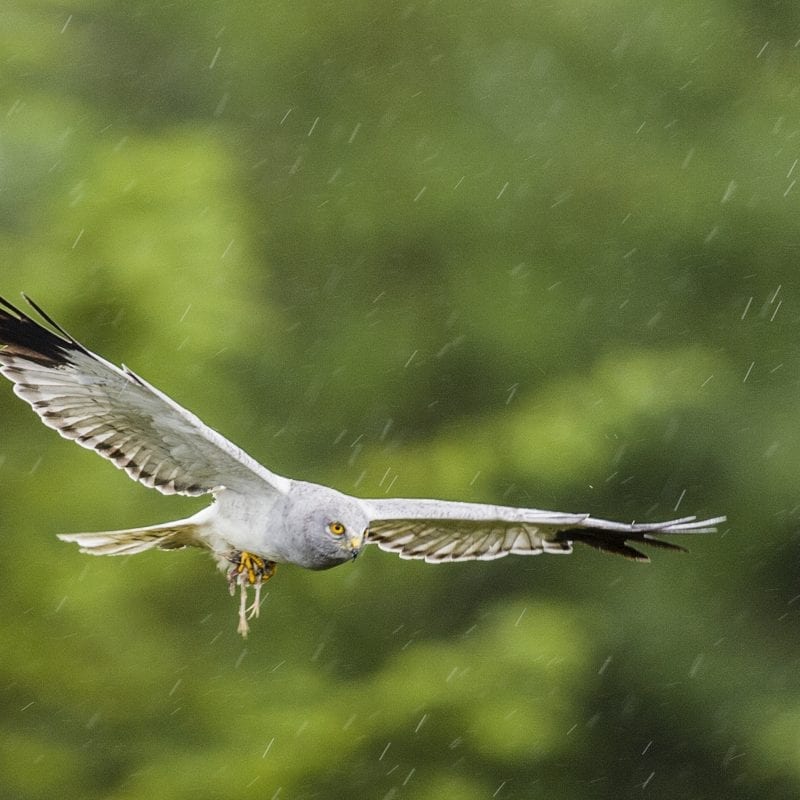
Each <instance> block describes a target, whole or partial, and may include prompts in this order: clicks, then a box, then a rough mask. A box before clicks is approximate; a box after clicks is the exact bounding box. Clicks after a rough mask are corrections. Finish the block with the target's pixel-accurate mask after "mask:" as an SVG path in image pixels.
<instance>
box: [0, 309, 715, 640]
mask: <svg viewBox="0 0 800 800" xmlns="http://www.w3.org/2000/svg"><path fill="white" fill-rule="evenodd" d="M26 299H27V300H28V302H29V303H30V305H31V306H32V307H33V308H34V309H35V310H36V311H37V312H38V313H39V315H40V316H41V317H42V319H43V321H44V322H45V323H47V326H46V325H43V324H40V323H39V322H36V321H35V320H33V319H32V318H31V317H29V316H28V315H26V314H24V313H23V312H22V311H20V310H19V309H18V308H15V307H14V306H13V305H12V304H11V303H9V302H7V301H6V300H4V299H2V298H0V372H2V373H3V375H5V376H6V377H7V378H8V379H9V380H10V381H12V383H13V384H14V392H15V393H16V394H17V395H18V396H19V397H21V398H22V399H23V400H24V401H25V402H26V403H28V404H29V405H30V406H31V407H32V408H33V410H34V411H35V412H36V413H37V414H38V415H39V416H40V417H41V419H42V421H43V422H44V424H45V425H47V426H49V427H51V428H54V429H55V430H57V431H58V432H59V433H60V434H61V435H62V436H63V437H65V438H67V439H72V440H74V441H76V442H77V443H78V444H80V445H81V446H82V447H86V448H88V449H90V450H94V451H95V452H97V453H99V454H100V455H101V456H103V457H104V458H107V459H108V460H109V461H111V462H112V463H113V464H114V465H115V466H117V467H119V468H120V469H123V470H124V471H125V472H127V473H128V475H129V476H130V477H131V478H133V479H134V480H136V481H138V482H139V483H142V484H144V485H145V486H148V487H151V488H153V489H158V491H160V492H162V493H163V494H182V495H203V494H210V495H212V496H213V500H214V501H213V503H212V504H211V505H209V506H207V507H205V508H204V509H202V510H201V511H200V512H198V513H197V514H194V515H193V516H191V517H188V518H187V519H181V520H176V521H174V522H166V523H163V524H160V525H152V526H149V527H145V528H131V529H128V530H119V531H105V532H98V533H71V534H62V535H60V536H59V538H60V539H63V540H64V541H66V542H74V543H76V544H77V545H79V546H80V549H81V551H82V552H84V553H90V554H92V555H129V554H132V553H141V552H143V551H145V550H150V549H153V548H160V549H163V550H173V549H178V548H183V547H189V546H191V547H200V548H204V549H206V550H209V551H210V552H211V554H212V556H213V557H214V559H215V560H216V562H217V564H218V566H219V567H220V568H221V569H222V570H223V571H224V572H225V574H226V575H227V578H228V583H229V587H230V591H231V593H232V594H233V593H235V591H236V589H237V587H238V588H239V589H240V603H239V627H238V630H239V632H240V633H241V634H242V635H243V636H245V635H247V631H248V620H249V619H251V618H252V617H253V616H257V615H258V611H259V607H260V602H261V598H260V591H261V587H262V585H263V584H264V582H265V581H267V580H268V579H269V578H270V577H272V575H273V574H274V572H275V567H276V565H277V564H295V565H297V566H299V567H304V568H306V569H312V570H321V569H328V568H330V567H335V566H336V565H337V564H342V563H344V562H346V561H351V560H353V559H354V558H355V557H356V556H357V555H358V553H359V552H360V551H361V549H362V547H364V545H365V544H370V543H373V544H376V545H377V546H378V547H380V548H381V549H382V550H388V551H390V552H394V553H397V554H399V555H400V557H401V558H409V559H423V560H425V561H427V562H429V563H442V562H450V561H469V560H476V559H477V560H489V559H494V558H500V557H502V556H507V555H509V554H512V555H534V554H537V553H570V552H571V551H572V544H573V543H574V542H582V543H583V544H586V545H590V546H592V547H595V548H597V549H599V550H605V551H607V552H610V553H616V554H618V555H621V556H626V557H628V558H631V559H634V560H637V561H648V560H649V559H648V558H647V556H646V555H644V554H643V553H641V552H640V551H639V550H637V549H635V548H634V547H633V546H632V545H631V544H630V543H631V542H633V543H636V544H641V545H651V546H657V547H662V548H666V549H669V550H683V548H682V547H679V546H678V545H675V544H672V543H670V542H665V541H663V540H660V539H657V538H655V537H656V536H657V535H662V534H690V533H710V532H713V531H714V530H716V528H715V526H716V525H719V524H720V523H722V522H724V521H725V517H714V518H713V519H706V520H697V519H696V518H695V517H683V518H681V519H674V520H669V521H667V522H656V523H644V524H625V523H620V522H610V521H607V520H603V519H594V518H593V517H591V516H590V515H589V514H570V513H562V512H558V511H542V510H538V509H535V508H512V507H508V506H498V505H486V504H480V503H465V502H449V501H444V500H434V499H430V500H427V499H425V500H414V499H402V498H388V499H365V498H358V497H352V496H350V495H347V494H343V493H341V492H338V491H336V490H335V489H331V488H328V487H327V486H322V485H319V484H314V483H307V482H305V481H299V480H292V479H289V478H285V477H282V476H280V475H276V474H275V473H273V472H270V471H269V470H268V469H266V468H265V467H263V466H261V464H259V463H258V462H257V461H255V460H254V459H253V458H251V457H250V456H249V455H247V453H245V452H244V451H243V450H240V449H239V448H238V447H237V446H236V445H234V444H232V443H231V442H230V441H228V440H227V439H226V438H225V437H224V436H222V435H220V434H219V433H217V432H216V431H214V430H212V429H211V428H209V427H208V426H207V425H205V424H203V422H201V421H200V420H199V419H198V418H197V417H196V416H194V415H193V414H192V413H190V412H189V411H187V410H186V409H184V408H182V407H181V406H180V405H178V404H177V403H176V402H175V401H173V400H171V399H170V398H169V397H167V396H166V395H165V394H164V393H163V392H161V391H159V390H158V389H156V388H155V387H154V386H152V385H150V384H149V383H147V381H145V380H144V379H142V378H140V377H139V376H138V375H136V374H135V373H134V372H132V371H131V370H129V369H128V368H127V367H125V366H122V367H117V366H115V365H114V364H111V363H110V362H108V361H106V360H105V359H104V358H102V357H101V356H98V355H96V354H95V353H92V352H91V351H90V350H88V349H87V348H86V347H84V346H83V345H82V344H80V343H79V342H78V341H76V340H75V339H74V338H73V337H72V336H70V335H69V334H68V333H67V332H66V331H65V330H64V329H63V328H61V327H60V326H59V325H58V324H57V323H55V322H54V321H53V320H52V319H51V318H50V317H49V316H47V314H45V313H44V312H43V311H42V310H41V309H40V308H39V307H38V306H37V305H36V304H35V303H33V301H31V300H30V299H29V298H26ZM48 326H49V327H48ZM249 588H252V589H253V590H254V599H253V601H252V602H251V603H250V600H249V597H248V589H249ZM248 603H249V605H248Z"/></svg>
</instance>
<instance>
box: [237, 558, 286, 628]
mask: <svg viewBox="0 0 800 800" xmlns="http://www.w3.org/2000/svg"><path fill="white" fill-rule="evenodd" d="M227 559H228V561H230V562H231V564H233V566H232V567H231V568H230V570H228V587H229V588H230V591H231V594H233V593H234V592H235V591H236V586H237V585H238V586H239V591H240V600H239V627H238V628H237V631H238V632H239V633H241V634H242V636H247V632H248V630H249V629H250V626H249V625H248V624H247V621H248V620H250V619H252V618H253V617H257V616H258V612H259V610H260V608H261V586H262V584H264V583H265V582H266V581H268V580H269V579H270V578H271V577H272V576H273V575H274V574H275V568H276V564H275V562H274V561H267V560H266V559H263V558H261V556H257V555H255V554H253V553H248V552H247V551H246V550H234V551H233V552H232V553H231V554H230V555H229V556H227ZM248 586H253V587H255V597H254V599H253V602H252V603H251V604H250V605H249V606H248V605H247V587H248Z"/></svg>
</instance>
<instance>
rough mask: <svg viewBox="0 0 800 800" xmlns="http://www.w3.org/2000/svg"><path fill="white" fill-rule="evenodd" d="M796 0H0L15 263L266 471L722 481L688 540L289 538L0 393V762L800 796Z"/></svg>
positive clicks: (277, 788)
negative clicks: (367, 545) (253, 566)
mask: <svg viewBox="0 0 800 800" xmlns="http://www.w3.org/2000/svg"><path fill="white" fill-rule="evenodd" d="M799 41H800V7H798V5H797V4H796V3H791V2H779V1H778V0H776V1H775V2H742V1H741V0H740V1H739V2H733V1H732V0H731V1H729V2H725V0H711V2H703V3H695V2H676V3H655V4H651V3H648V4H642V3H638V2H632V1H631V0H610V2H604V3H593V2H580V0H579V1H577V2H564V3H535V2H525V0H517V1H516V2H500V3H481V2H466V1H465V0H438V1H437V0H431V2H417V3H415V2H410V1H408V2H401V3H397V2H389V1H388V0H363V1H361V2H360V1H359V0H341V1H340V2H337V3H331V2H312V1H311V0H292V2H288V1H284V2H279V1H278V0H268V2H264V3H252V2H242V0H226V2H224V3H222V2H208V1H207V0H192V2H188V0H179V2H173V3H163V2H152V1H151V0H138V1H137V2H135V3H123V2H119V1H118V0H71V2H64V1H62V0H38V1H37V0H5V2H4V3H3V4H2V6H1V7H0V64H2V67H0V259H1V263H2V267H0V270H2V272H1V273H0V274H1V275H2V282H1V283H2V286H1V287H0V290H1V291H2V293H3V294H4V295H6V296H7V297H9V298H11V299H12V300H14V301H16V300H17V299H18V298H19V292H20V291H22V290H24V291H26V292H28V293H29V294H30V295H31V296H32V297H34V298H35V299H36V300H37V301H38V302H39V303H41V304H42V305H43V306H44V307H45V308H46V309H47V310H48V311H49V312H50V313H51V314H53V315H54V316H55V317H56V319H58V320H59V321H60V322H62V323H63V324H64V326H65V327H66V328H67V329H68V330H70V332H72V333H73V334H74V335H76V336H78V337H79V338H80V339H81V340H82V341H84V342H85V343H87V344H88V345H89V346H90V347H92V348H93V349H95V350H97V351H99V352H100V353H102V354H104V355H105V356H106V357H108V358H109V359H112V360H114V361H115V362H117V363H119V362H122V361H124V362H125V363H126V364H128V365H129V366H130V367H131V368H133V369H135V370H136V371H138V372H140V373H141V374H143V375H144V376H145V377H146V378H148V379H149V380H151V381H152V382H154V383H155V384H156V385H158V386H159V387H161V388H162V389H163V390H165V391H166V392H167V393H169V394H171V395H172V396H173V397H174V398H175V399H177V400H178V401H179V402H181V403H183V404H184V405H186V406H188V407H189V408H191V409H192V410H193V411H195V412H196V413H198V414H199V415H201V416H202V417H203V418H204V419H205V420H206V421H207V422H208V423H209V424H211V425H212V426H214V427H216V428H218V429H219V430H221V431H222V432H223V433H225V434H226V435H227V436H229V437H230V438H231V439H233V440H234V441H235V442H237V443H239V444H240V445H242V446H244V447H245V448H246V449H247V450H248V451H249V452H250V453H251V454H252V455H253V456H255V457H256V458H258V459H259V460H261V461H262V462H264V463H265V464H267V465H268V466H269V467H270V468H272V469H273V470H275V471H277V472H280V473H283V474H287V475H290V476H294V477H303V478H306V479H311V480H317V481H322V482H326V483H329V484H331V485H334V486H336V487H337V488H339V489H341V490H344V491H346V492H352V493H357V494H362V495H366V496H383V495H387V494H388V495H411V496H442V497H447V498H450V499H464V500H476V501H490V502H499V503H508V504H519V505H531V506H536V507H540V508H551V509H557V510H565V511H590V512H592V513H593V514H595V515H597V516H606V517H611V518H614V519H621V520H633V519H636V520H640V521H643V520H656V519H663V518H669V517H672V516H676V515H682V514H689V513H696V514H703V515H716V514H720V513H726V514H728V515H729V518H730V519H729V523H728V524H727V525H725V526H724V528H723V530H721V531H720V533H719V534H717V535H715V536H708V537H697V538H695V539H693V540H692V541H691V543H690V544H691V554H690V555H689V556H680V555H675V554H672V553H666V552H655V553H654V554H653V556H654V557H653V563H652V564H651V565H649V566H642V565H638V564H634V563H631V562H627V561H624V560H622V559H615V558H611V557H608V556H606V555H604V554H600V553H596V552H594V551H590V550H586V549H581V548H578V551H576V552H575V553H574V554H573V555H572V556H570V557H568V558H553V557H540V558H530V559H522V558H508V559H504V560H501V561H495V562H491V563H477V564H463V565H451V566H428V565H424V564H417V563H410V562H403V561H400V560H399V559H396V558H395V557H394V556H391V555H389V554H385V553H382V552H380V551H377V550H376V551H374V552H373V551H371V550H370V551H369V552H367V553H366V554H365V555H364V556H363V557H362V558H361V559H359V561H358V562H357V563H356V564H355V565H353V566H344V567H341V568H339V569H335V570H332V571H330V572H327V573H321V574H310V573H304V572H302V571H301V570H298V569H292V568H288V567H287V568H283V569H280V570H279V571H278V575H277V577H276V578H275V579H274V581H273V582H272V583H270V585H269V589H270V591H269V595H268V597H267V600H266V602H265V605H264V608H263V611H262V616H261V619H260V620H258V621H257V622H256V624H255V625H254V627H253V631H252V633H251V636H250V637H249V638H248V639H247V640H246V641H243V640H242V639H240V638H239V637H238V636H237V634H236V630H235V629H236V601H235V600H233V599H231V598H230V597H229V596H228V594H227V589H226V586H225V582H224V580H223V578H222V577H221V576H220V575H219V574H218V573H217V572H216V571H215V569H214V567H213V564H212V562H211V561H210V560H209V559H208V557H207V556H206V555H205V554H203V553H200V552H180V553H148V554H145V555H140V556H136V557H132V558H129V559H92V558H89V557H88V556H82V555H80V554H79V553H78V552H77V550H76V549H75V548H73V547H68V546H66V545H64V544H61V543H59V542H58V541H57V540H56V539H55V533H57V532H64V531H81V530H103V529H109V528H119V527H129V526H134V525H144V524H150V523H154V522H158V521H164V520H168V519H173V518H178V517H181V516H184V515H186V514H188V513H191V512H193V511H194V510H196V509H198V508H200V507H202V505H203V502H202V501H199V502H198V501H190V500H188V499H184V498H165V497H162V496H160V495H158V494H156V493H155V492H151V491H148V490H146V489H144V488H142V487H140V486H137V485H135V484H134V483H132V482H131V481H129V480H128V479H127V478H126V477H125V476H124V475H123V474H122V473H120V472H118V471H116V470H114V469H113V468H112V467H111V465H109V464H108V463H107V462H104V461H102V460H101V459H99V458H97V457H96V456H95V455H94V454H91V453H88V452H85V451H82V450H81V449H80V448H78V447H75V446H74V445H73V444H69V443H67V442H65V441H63V440H61V439H59V437H58V436H57V435H55V434H54V433H53V432H52V431H49V430H47V429H46V428H44V426H42V425H41V424H40V422H39V421H38V420H37V419H36V418H35V417H34V415H33V414H32V413H31V411H30V409H28V408H27V407H26V406H25V405H24V404H23V403H21V402H20V401H19V400H17V399H16V398H14V397H13V395H12V393H11V390H10V387H7V386H4V387H2V394H1V395H0V409H1V411H0V413H1V414H2V434H1V436H2V446H0V529H1V530H2V548H3V549H2V552H3V557H2V559H0V796H1V797H3V798H6V797H8V798H25V799H26V800H27V799H28V798H30V799H31V800H32V799H33V798H48V799H49V798H52V797H54V796H55V797H61V798H114V800H123V799H125V800H134V798H153V797H157V798H164V799H165V800H173V799H174V800H183V799H184V798H186V800H189V798H191V800H196V799H197V798H230V797H245V798H267V799H268V800H269V799H270V798H271V799H272V800H296V799H297V800H299V799H301V798H304V799H305V798H307V799H309V800H310V798H376V800H392V798H397V799H398V800H400V799H401V798H414V800H478V799H479V798H501V800H508V799H509V798H538V797H541V798H548V800H559V799H560V798H620V797H622V798H629V797H630V798H641V797H648V798H676V797H680V798H693V799H696V800H699V799H700V798H730V799H733V800H750V798H752V799H753V800H755V798H758V799H759V800H763V798H765V797H769V798H796V797H798V796H800V632H799V631H800V580H799V577H800V575H799V567H798V555H799V553H798V551H799V549H800V540H799V539H798V528H799V527H800V523H799V521H798V517H799V516H800V510H799V509H800V490H798V474H800V415H798V386H799V384H800V360H799V359H798V348H797V343H798V334H800V311H799V305H800V286H799V285H798V251H799V250H800V216H799V214H800V185H798V181H799V180H800V165H798V160H799V159H800V46H798V42H799Z"/></svg>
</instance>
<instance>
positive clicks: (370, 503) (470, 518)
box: [362, 499, 725, 563]
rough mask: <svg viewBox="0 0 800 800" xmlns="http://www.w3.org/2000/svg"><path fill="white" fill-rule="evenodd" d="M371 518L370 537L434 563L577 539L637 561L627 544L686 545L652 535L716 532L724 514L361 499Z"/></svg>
mask: <svg viewBox="0 0 800 800" xmlns="http://www.w3.org/2000/svg"><path fill="white" fill-rule="evenodd" d="M362 502H363V503H364V504H365V506H366V508H367V511H368V513H369V514H370V516H371V519H372V521H371V522H370V526H369V535H368V538H367V542H371V543H374V544H377V545H378V547H380V548H381V549H382V550H388V551H390V552H393V553H398V554H399V555H400V557H401V558H417V559H424V560H425V561H428V562H430V563H438V562H443V561H473V560H476V559H478V560H489V559H493V558H501V557H503V556H507V555H510V554H514V555H535V554H537V553H570V552H572V543H573V542H583V543H584V544H587V545H590V546H592V547H596V548H598V549H599V550H606V551H607V552H611V553H616V554H618V555H622V556H626V557H627V558H632V559H635V560H637V561H648V560H649V559H648V557H647V556H646V555H645V554H644V553H640V552H639V551H638V550H636V549H634V548H633V547H631V546H630V544H628V542H629V541H631V542H638V543H640V544H646V545H653V546H656V547H663V548H666V549H670V550H683V548H682V547H679V546H678V545H674V544H671V543H670V542H664V541H661V540H659V539H656V538H654V537H655V536H657V535H660V534H680V533H711V532H713V531H714V530H715V527H714V526H715V525H718V524H720V523H722V522H724V521H725V517H715V518H713V519H707V520H697V519H696V518H695V517H684V518H682V519H675V520H670V521H669V522H657V523H652V524H651V523H644V524H630V525H628V524H625V523H621V522H609V521H608V520H602V519H594V518H593V517H590V516H589V515H588V514H564V513H560V512H557V511H540V510H538V509H535V508H510V507H508V506H493V505H483V504H479V503H453V502H447V501H443V500H405V499H385V500H363V501H362Z"/></svg>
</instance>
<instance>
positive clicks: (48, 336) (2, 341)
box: [0, 295, 80, 366]
mask: <svg viewBox="0 0 800 800" xmlns="http://www.w3.org/2000/svg"><path fill="white" fill-rule="evenodd" d="M23 297H25V299H26V300H27V301H28V302H29V303H30V304H31V306H32V307H33V308H34V309H35V310H36V311H37V312H38V313H39V314H41V316H42V318H43V319H44V320H45V321H46V322H47V323H49V324H50V325H52V326H53V328H55V330H56V331H58V333H54V332H53V331H52V330H49V329H48V328H46V327H44V325H41V324H40V323H39V322H36V320H34V319H32V318H31V317H29V316H28V315H27V314H25V313H24V312H23V311H20V309H18V308H17V307H16V306H15V305H14V304H13V303H10V302H9V301H8V300H6V299H5V298H3V297H0V306H2V309H5V310H2V309H0V347H2V348H3V349H2V353H1V355H2V357H4V358H8V357H11V358H21V359H24V360H26V361H31V362H34V363H37V364H41V365H43V366H57V365H59V364H63V363H64V361H65V356H66V354H67V352H68V351H69V350H70V349H73V348H75V347H80V346H79V345H78V344H77V343H76V342H75V340H74V339H73V338H72V337H71V336H70V335H69V334H68V333H66V331H64V330H63V329H62V328H61V327H60V326H59V325H57V324H56V323H55V322H53V320H51V319H50V317H49V316H48V315H47V314H45V313H44V312H43V311H42V310H41V309H40V308H39V307H38V306H37V305H36V304H35V303H34V302H32V301H31V300H30V298H28V297H27V296H25V295H23ZM59 333H61V334H63V337H64V338H62V336H60V335H59Z"/></svg>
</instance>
